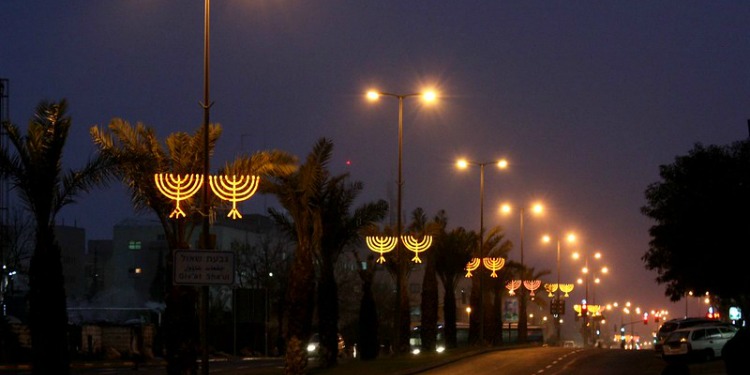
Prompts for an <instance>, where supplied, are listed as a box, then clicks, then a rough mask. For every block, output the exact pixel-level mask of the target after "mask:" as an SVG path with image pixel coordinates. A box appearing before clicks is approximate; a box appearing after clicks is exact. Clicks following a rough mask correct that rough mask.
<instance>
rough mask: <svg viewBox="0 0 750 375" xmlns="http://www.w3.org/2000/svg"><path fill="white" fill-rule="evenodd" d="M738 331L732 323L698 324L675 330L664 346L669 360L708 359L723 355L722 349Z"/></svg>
mask: <svg viewBox="0 0 750 375" xmlns="http://www.w3.org/2000/svg"><path fill="white" fill-rule="evenodd" d="M736 333H737V328H736V327H733V326H731V325H696V326H693V327H690V328H681V329H678V330H675V331H674V332H672V333H670V334H669V336H667V339H666V340H665V341H664V344H663V346H662V358H664V359H665V360H667V361H673V360H681V359H697V360H703V361H708V360H712V359H714V358H719V357H721V349H723V348H724V344H726V343H727V341H729V339H731V338H732V337H734V335H735V334H736Z"/></svg>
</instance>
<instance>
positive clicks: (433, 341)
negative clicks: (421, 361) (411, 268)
mask: <svg viewBox="0 0 750 375" xmlns="http://www.w3.org/2000/svg"><path fill="white" fill-rule="evenodd" d="M424 258H425V271H424V278H423V280H422V306H421V307H422V308H421V310H422V328H421V330H420V335H421V338H422V350H424V351H426V352H427V353H434V352H435V347H436V346H437V323H438V285H437V276H436V275H435V256H434V252H429V253H427V254H426V255H425V256H424Z"/></svg>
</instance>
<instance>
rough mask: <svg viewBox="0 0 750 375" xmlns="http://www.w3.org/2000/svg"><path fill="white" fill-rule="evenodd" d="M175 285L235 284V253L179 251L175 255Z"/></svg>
mask: <svg viewBox="0 0 750 375" xmlns="http://www.w3.org/2000/svg"><path fill="white" fill-rule="evenodd" d="M172 279H173V280H174V284H175V285H204V286H206V285H231V284H234V253H233V252H231V251H217V250H177V251H175V253H174V274H173V277H172Z"/></svg>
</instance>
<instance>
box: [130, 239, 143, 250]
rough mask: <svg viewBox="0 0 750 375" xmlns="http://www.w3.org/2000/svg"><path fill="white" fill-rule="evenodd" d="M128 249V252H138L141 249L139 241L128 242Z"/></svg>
mask: <svg viewBox="0 0 750 375" xmlns="http://www.w3.org/2000/svg"><path fill="white" fill-rule="evenodd" d="M128 249H130V250H140V249H141V241H130V242H128Z"/></svg>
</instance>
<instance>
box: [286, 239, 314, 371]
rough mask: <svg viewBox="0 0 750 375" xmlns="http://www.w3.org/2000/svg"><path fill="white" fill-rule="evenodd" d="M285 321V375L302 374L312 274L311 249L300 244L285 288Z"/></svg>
mask: <svg viewBox="0 0 750 375" xmlns="http://www.w3.org/2000/svg"><path fill="white" fill-rule="evenodd" d="M286 300H287V305H288V306H289V308H287V309H286V315H287V318H286V321H287V335H286V336H287V337H286V341H287V345H286V356H285V358H286V367H285V368H284V373H285V374H287V375H297V374H303V373H305V371H306V367H307V352H306V350H305V343H307V340H308V339H309V338H310V330H311V323H312V307H313V305H314V302H315V274H314V272H313V257H312V249H310V248H309V246H305V245H304V244H300V245H299V247H298V248H297V251H295V258H294V263H293V264H292V269H291V273H290V280H289V289H288V290H287V298H286Z"/></svg>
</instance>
